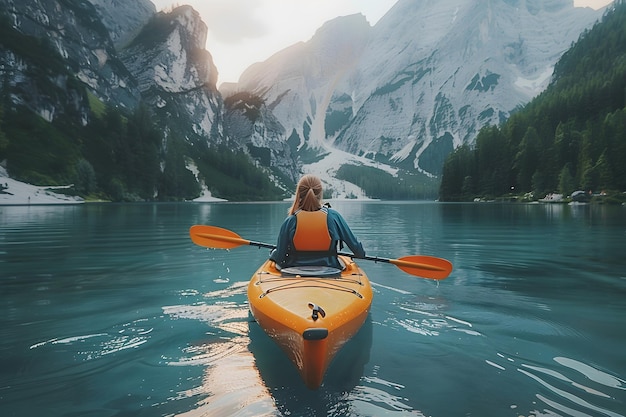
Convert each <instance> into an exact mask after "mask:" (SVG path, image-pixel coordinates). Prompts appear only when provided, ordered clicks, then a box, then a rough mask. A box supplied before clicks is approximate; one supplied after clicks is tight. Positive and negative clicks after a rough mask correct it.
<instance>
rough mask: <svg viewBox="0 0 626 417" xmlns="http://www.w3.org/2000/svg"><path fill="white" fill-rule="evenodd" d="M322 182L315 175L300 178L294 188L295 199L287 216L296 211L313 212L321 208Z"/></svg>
mask: <svg viewBox="0 0 626 417" xmlns="http://www.w3.org/2000/svg"><path fill="white" fill-rule="evenodd" d="M322 195H323V191H322V181H321V180H320V179H319V178H318V177H316V176H315V175H311V174H307V175H305V176H303V177H302V178H300V181H298V187H297V188H296V198H295V199H294V200H293V204H292V206H291V208H290V209H289V214H295V213H296V211H298V210H304V211H315V210H319V209H320V208H322Z"/></svg>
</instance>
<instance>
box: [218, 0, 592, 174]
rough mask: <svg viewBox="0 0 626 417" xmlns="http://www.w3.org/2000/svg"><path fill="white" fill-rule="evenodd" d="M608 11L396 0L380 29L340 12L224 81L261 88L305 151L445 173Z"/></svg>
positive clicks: (536, 1) (530, 0)
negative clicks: (456, 152)
mask: <svg viewBox="0 0 626 417" xmlns="http://www.w3.org/2000/svg"><path fill="white" fill-rule="evenodd" d="M601 13H602V12H601V11H594V10H592V9H589V8H584V9H583V8H575V7H574V6H573V4H572V1H571V0H493V1H483V0H423V1H414V0H400V1H398V2H397V3H396V5H395V6H394V7H393V8H392V9H391V10H390V11H389V12H388V13H387V14H386V15H385V16H383V17H382V18H381V19H380V21H379V22H378V23H377V24H376V25H375V26H374V27H370V26H369V24H368V23H367V22H366V21H365V19H364V17H363V16H360V15H355V16H346V17H341V18H337V19H335V20H333V21H330V22H328V23H326V24H325V25H324V26H323V27H322V28H320V29H319V30H318V31H317V33H316V34H315V35H314V36H313V38H312V39H311V40H309V41H308V42H305V43H300V44H297V45H294V46H292V47H290V48H287V49H285V50H283V51H280V52H279V53H277V54H275V55H273V56H272V57H270V58H269V59H268V60H266V61H265V62H262V63H257V64H255V65H253V66H251V67H250V68H248V69H247V70H246V71H245V72H244V73H243V74H242V76H241V78H240V80H239V82H238V83H237V84H236V85H225V86H223V87H222V88H221V89H222V93H223V94H224V95H225V96H228V95H229V94H231V93H232V92H234V91H249V92H252V93H254V94H257V95H259V96H260V97H261V98H262V99H263V100H264V101H265V102H266V103H268V106H269V107H270V108H271V109H272V111H273V112H274V114H275V115H276V117H277V119H278V121H279V122H280V123H281V124H282V125H283V126H284V127H285V129H286V130H287V134H288V135H290V140H291V141H293V142H295V143H296V144H297V149H298V150H301V151H304V150H306V151H307V152H308V153H309V154H310V150H311V149H316V150H317V153H318V154H319V155H329V153H332V152H333V150H340V151H344V152H347V153H348V154H349V155H356V156H360V157H366V158H367V159H368V160H370V161H378V162H382V163H385V164H387V165H389V166H391V167H395V168H405V169H409V170H412V171H419V172H423V173H426V174H427V175H429V176H433V175H439V174H441V168H442V166H443V161H444V159H445V157H446V156H447V155H448V154H449V153H450V152H451V151H452V150H453V149H454V148H456V147H458V146H460V145H461V144H463V143H472V142H473V141H474V140H475V137H476V135H477V133H478V131H479V130H480V128H481V127H483V126H485V125H488V124H500V123H501V122H503V121H504V120H506V119H507V118H508V117H509V116H510V115H511V113H512V112H514V111H515V110H516V109H517V108H519V107H520V106H522V105H524V104H525V103H527V102H528V101H529V100H530V99H531V98H533V97H534V96H536V95H537V94H539V93H540V92H541V91H542V90H543V89H544V88H545V87H546V86H547V84H548V82H549V81H550V77H551V75H552V72H553V67H554V64H555V62H556V61H557V59H558V58H559V57H560V56H561V55H562V54H563V52H565V51H566V50H567V48H568V47H569V46H570V45H571V44H572V42H574V41H575V40H576V39H577V38H578V36H579V35H580V33H581V32H582V31H583V30H584V29H586V28H588V27H590V26H591V25H592V24H593V23H594V22H595V21H596V20H597V19H598V18H599V17H600V16H601ZM350 163H355V164H358V163H360V162H356V161H355V162H350ZM305 169H309V168H306V167H305Z"/></svg>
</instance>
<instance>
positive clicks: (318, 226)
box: [293, 209, 332, 252]
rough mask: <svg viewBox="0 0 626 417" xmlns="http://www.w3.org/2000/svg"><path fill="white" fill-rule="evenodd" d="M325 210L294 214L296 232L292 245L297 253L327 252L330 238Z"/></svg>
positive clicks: (300, 211)
mask: <svg viewBox="0 0 626 417" xmlns="http://www.w3.org/2000/svg"><path fill="white" fill-rule="evenodd" d="M326 217H327V213H326V210H324V209H321V210H317V211H304V210H299V211H298V212H296V219H297V220H296V232H295V233H294V235H293V245H294V247H295V249H296V250H297V251H299V252H300V251H302V252H323V251H329V250H330V247H331V244H332V238H331V237H330V233H329V231H328V223H327V220H326Z"/></svg>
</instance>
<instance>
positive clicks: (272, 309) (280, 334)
mask: <svg viewBox="0 0 626 417" xmlns="http://www.w3.org/2000/svg"><path fill="white" fill-rule="evenodd" d="M340 258H341V260H342V261H343V263H344V264H345V265H346V268H345V269H344V270H342V271H340V270H337V269H334V268H327V267H296V268H283V269H282V270H281V271H279V270H278V269H276V267H275V264H274V262H273V261H269V260H268V261H266V262H265V263H264V264H263V265H261V267H260V268H259V269H258V270H257V271H256V273H255V274H254V275H253V276H252V279H251V280H250V283H249V284H248V300H249V302H250V310H251V311H252V315H253V316H254V318H255V320H256V321H257V322H258V323H259V325H260V326H261V327H262V328H263V330H264V331H265V333H267V334H268V335H269V336H270V337H271V338H272V339H274V341H275V342H276V343H277V344H278V345H279V346H280V347H281V348H282V349H283V351H284V352H285V353H286V354H287V356H288V357H289V359H291V361H292V362H293V363H294V365H295V366H296V367H297V369H298V371H299V373H300V376H301V377H302V379H303V381H304V383H305V384H306V386H307V387H308V388H310V389H317V388H318V387H319V386H320V385H321V383H322V380H323V378H324V374H325V373H326V369H327V368H328V365H329V364H330V363H331V361H332V359H333V357H334V356H335V354H336V353H337V352H339V350H340V349H341V347H342V346H343V345H344V344H345V343H346V342H347V341H348V340H350V339H351V338H352V336H354V335H355V334H356V333H357V332H358V331H359V329H360V328H361V325H362V324H363V322H365V319H366V318H367V315H368V313H369V310H370V306H371V304H372V287H371V285H370V282H369V279H368V278H367V275H365V273H364V272H363V270H361V268H360V267H359V266H358V265H357V264H356V263H355V262H354V261H353V260H352V259H351V258H349V257H345V256H340Z"/></svg>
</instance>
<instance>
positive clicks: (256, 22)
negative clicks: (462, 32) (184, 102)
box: [151, 0, 612, 86]
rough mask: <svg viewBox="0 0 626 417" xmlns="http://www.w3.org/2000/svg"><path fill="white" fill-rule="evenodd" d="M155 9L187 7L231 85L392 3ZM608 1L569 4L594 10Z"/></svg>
mask: <svg viewBox="0 0 626 417" xmlns="http://www.w3.org/2000/svg"><path fill="white" fill-rule="evenodd" d="M151 1H152V2H153V3H154V5H155V6H156V8H157V11H161V10H168V9H169V8H171V7H172V6H174V7H175V6H179V5H183V4H188V5H190V6H192V7H193V8H194V9H195V10H197V11H198V12H199V13H200V16H201V17H202V20H203V21H204V23H206V25H207V27H208V35H207V43H206V49H207V51H209V52H210V53H211V55H212V56H213V62H214V63H215V65H216V66H217V70H218V72H219V78H218V86H219V85H220V84H221V83H223V82H237V80H238V79H239V76H240V75H241V73H242V72H243V71H244V70H245V69H246V68H248V67H249V66H250V65H252V64H254V63H255V62H261V61H265V60H266V59H267V58H269V57H270V56H272V55H273V54H274V53H276V52H278V51H280V50H282V49H284V48H286V47H288V46H291V45H293V44H295V43H298V42H300V41H303V42H306V41H308V40H309V39H311V37H313V35H314V34H315V31H316V30H317V29H319V28H320V27H321V26H322V25H323V24H324V23H325V22H327V21H329V20H332V19H334V18H336V17H339V16H346V15H350V14H355V13H362V14H363V15H364V16H365V17H366V19H367V21H368V22H369V23H370V24H371V25H375V24H376V22H378V20H379V19H380V18H381V17H382V16H383V15H384V14H385V13H386V12H387V11H388V10H389V9H390V8H391V7H392V6H393V5H394V4H395V3H396V2H397V0H177V1H171V0H151ZM611 1H612V0H574V5H575V6H578V7H593V8H595V9H598V8H600V7H604V6H606V5H607V4H609V3H611Z"/></svg>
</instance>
